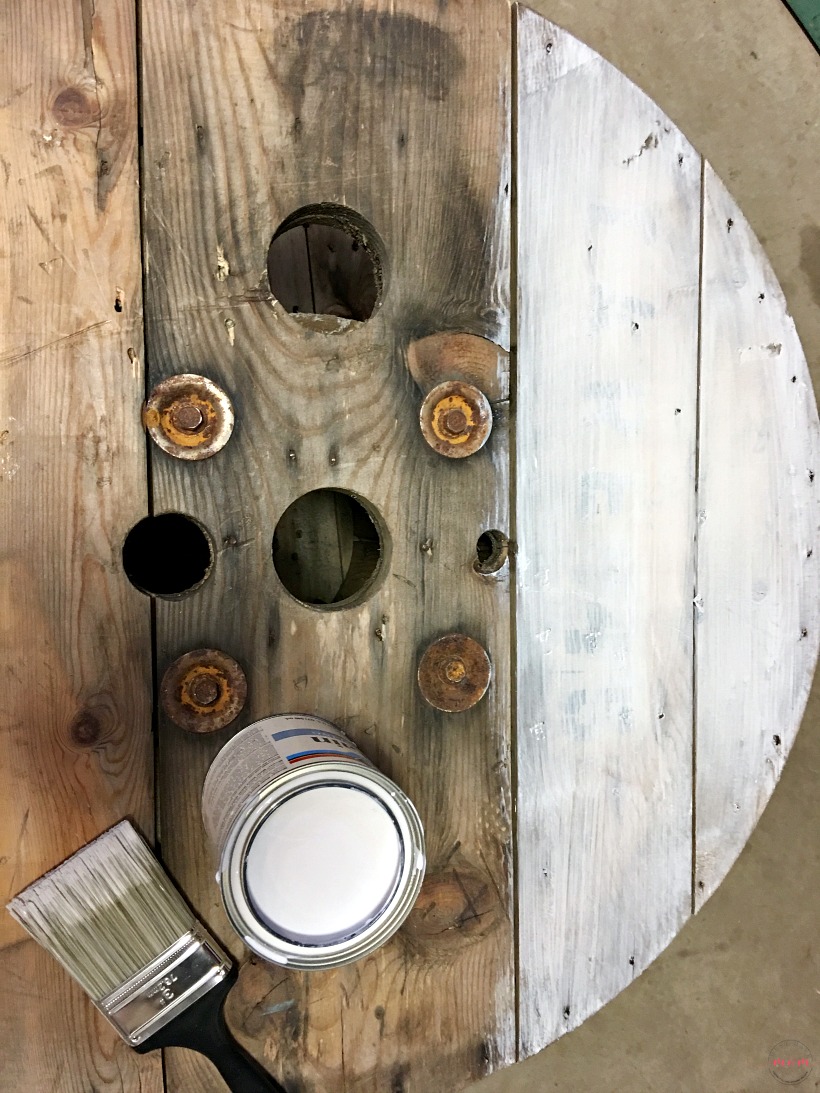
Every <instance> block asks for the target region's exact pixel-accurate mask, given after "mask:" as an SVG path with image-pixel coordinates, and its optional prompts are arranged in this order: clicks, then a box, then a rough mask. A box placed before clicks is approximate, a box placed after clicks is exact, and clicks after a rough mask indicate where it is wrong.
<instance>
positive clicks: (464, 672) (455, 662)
mask: <svg viewBox="0 0 820 1093" xmlns="http://www.w3.org/2000/svg"><path fill="white" fill-rule="evenodd" d="M491 678H492V665H491V664H490V658H489V657H488V656H487V653H486V651H485V650H484V648H483V647H482V646H481V645H479V643H478V642H477V641H476V640H475V639H474V638H470V637H468V636H467V635H466V634H445V635H444V637H443V638H439V639H438V640H437V641H434V642H433V643H432V645H429V646H428V647H427V649H426V650H425V652H424V655H423V656H422V658H421V661H420V662H419V687H420V688H421V693H422V695H423V696H424V699H425V701H426V702H429V704H430V705H431V706H433V707H434V708H435V709H437V710H443V711H444V712H445V713H460V712H461V711H462V710H469V709H470V707H471V706H475V704H476V703H477V702H479V701H480V700H481V699H482V698H483V697H484V695H485V694H486V693H487V688H488V687H489V685H490V679H491Z"/></svg>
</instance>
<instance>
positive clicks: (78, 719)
mask: <svg viewBox="0 0 820 1093" xmlns="http://www.w3.org/2000/svg"><path fill="white" fill-rule="evenodd" d="M108 706H109V702H108V701H107V700H106V701H101V702H94V703H89V704H86V705H85V706H83V707H82V708H81V709H79V710H78V712H77V714H74V716H73V718H72V719H71V722H70V725H69V728H68V738H69V742H70V743H71V745H72V747H73V748H80V749H82V750H89V749H93V748H98V747H99V745H101V744H103V743H105V742H106V740H108V739H109V737H110V733H112V728H113V725H114V721H115V716H114V713H113V710H112V709H109V708H108Z"/></svg>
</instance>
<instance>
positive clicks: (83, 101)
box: [51, 87, 100, 129]
mask: <svg viewBox="0 0 820 1093" xmlns="http://www.w3.org/2000/svg"><path fill="white" fill-rule="evenodd" d="M51 113H52V114H53V115H54V118H55V120H56V121H57V123H58V124H59V125H60V126H62V128H63V129H83V128H85V126H87V125H96V124H97V123H98V122H99V120H100V104H99V102H98V101H97V97H96V95H89V94H88V93H87V92H86V91H84V90H83V89H82V88H81V87H66V88H64V89H63V90H62V91H61V92H60V93H59V95H58V96H57V98H56V99H55V100H54V102H53V104H52V107H51Z"/></svg>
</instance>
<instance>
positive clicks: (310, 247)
mask: <svg viewBox="0 0 820 1093" xmlns="http://www.w3.org/2000/svg"><path fill="white" fill-rule="evenodd" d="M384 273H385V262H384V245H383V244H382V242H381V240H380V239H379V236H378V234H377V232H376V230H375V229H374V228H373V226H372V225H371V224H369V223H368V221H366V220H365V219H364V217H363V216H360V215H359V213H357V212H355V211H354V210H353V209H348V208H346V207H345V206H344V205H330V204H323V205H306V206H304V208H301V209H297V210H296V212H294V213H291V215H290V216H288V217H287V218H286V219H285V220H283V221H282V223H281V224H280V225H279V227H278V228H277V230H276V233H275V234H274V237H273V239H272V240H271V245H270V248H269V250H268V283H269V285H270V290H271V292H272V293H273V295H274V296H275V297H276V299H277V300H278V301H279V303H280V304H281V305H282V307H283V308H284V309H285V311H287V312H289V313H290V314H291V315H293V316H294V317H295V318H297V319H302V320H303V321H305V322H306V323H311V324H312V323H313V322H315V319H314V317H315V316H317V315H329V316H332V317H333V318H336V319H344V320H353V321H354V322H359V323H362V322H365V321H366V320H367V319H369V318H370V316H371V315H372V314H373V312H374V311H375V309H376V307H377V306H378V304H379V303H380V301H381V296H382V291H383V287H384ZM331 329H332V328H331Z"/></svg>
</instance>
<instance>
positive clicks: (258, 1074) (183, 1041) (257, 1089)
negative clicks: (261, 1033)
mask: <svg viewBox="0 0 820 1093" xmlns="http://www.w3.org/2000/svg"><path fill="white" fill-rule="evenodd" d="M238 975H239V972H238V971H237V969H236V967H233V968H231V971H230V972H229V973H228V975H226V976H225V978H224V979H223V980H222V982H221V983H218V984H217V985H216V986H215V987H212V988H211V990H209V991H208V993H207V994H204V995H203V996H202V998H200V999H198V1001H196V1002H194V1004H193V1005H192V1006H189V1007H188V1008H187V1009H186V1010H185V1011H184V1012H182V1013H180V1014H179V1015H178V1016H177V1017H175V1018H174V1019H173V1021H170V1022H169V1023H168V1024H167V1025H166V1026H165V1028H161V1029H160V1030H159V1032H155V1033H154V1035H153V1036H151V1037H150V1038H149V1039H147V1040H145V1041H144V1042H143V1043H142V1044H140V1046H139V1047H138V1048H137V1051H139V1052H141V1053H143V1052H146V1051H153V1050H154V1049H155V1048H159V1047H187V1048H191V1050H192V1051H198V1052H199V1053H200V1055H204V1056H205V1057H206V1058H208V1059H210V1060H211V1062H212V1063H213V1064H214V1066H215V1067H216V1069H217V1070H218V1071H219V1073H220V1074H221V1075H222V1077H223V1078H224V1079H225V1081H226V1082H227V1083H228V1088H229V1089H230V1091H231V1093H287V1090H285V1088H284V1087H283V1086H281V1085H280V1084H279V1082H277V1081H276V1079H275V1078H274V1077H273V1076H272V1075H270V1074H268V1072H267V1070H265V1068H264V1067H262V1066H260V1065H259V1063H258V1062H257V1061H256V1059H254V1057H253V1056H252V1055H249V1054H248V1052H247V1051H245V1049H244V1048H243V1047H242V1045H241V1044H239V1043H237V1041H236V1040H235V1039H234V1038H233V1036H232V1035H231V1031H230V1029H229V1028H228V1026H227V1023H226V1022H225V1000H226V998H227V997H228V994H229V992H230V989H231V987H232V986H233V985H234V983H235V982H236V979H237V976H238Z"/></svg>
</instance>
